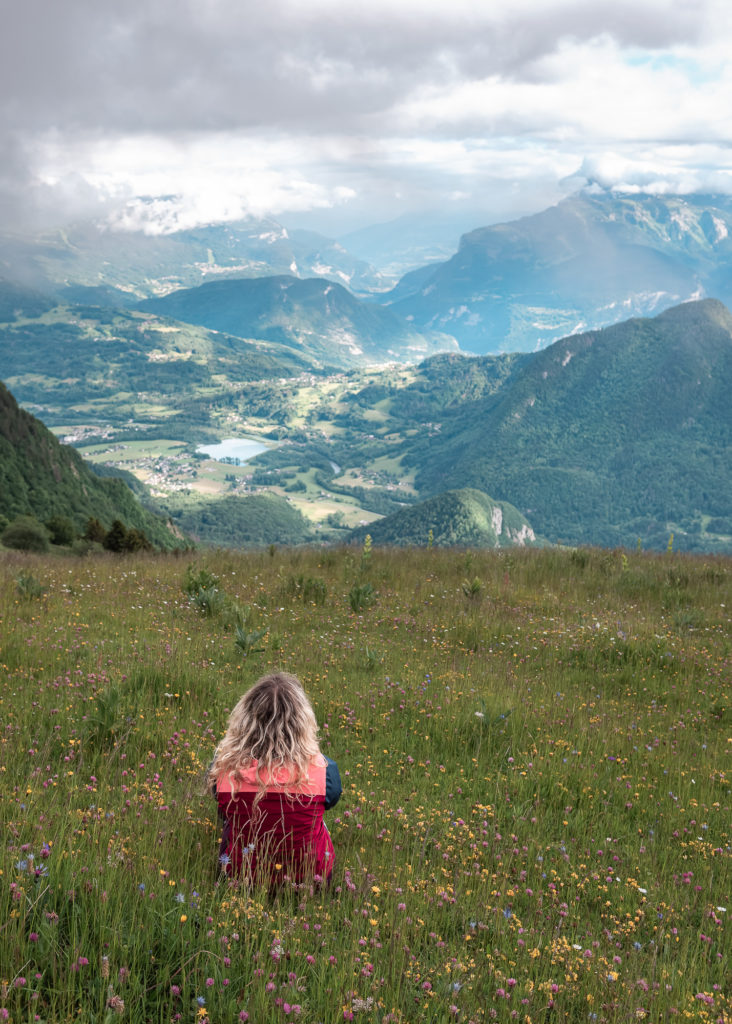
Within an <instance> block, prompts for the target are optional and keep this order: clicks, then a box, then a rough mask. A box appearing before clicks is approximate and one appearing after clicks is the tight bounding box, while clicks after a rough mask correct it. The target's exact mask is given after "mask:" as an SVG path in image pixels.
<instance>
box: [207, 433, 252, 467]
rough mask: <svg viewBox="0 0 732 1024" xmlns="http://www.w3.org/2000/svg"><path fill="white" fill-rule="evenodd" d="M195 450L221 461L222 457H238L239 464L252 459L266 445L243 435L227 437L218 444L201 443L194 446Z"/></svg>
mask: <svg viewBox="0 0 732 1024" xmlns="http://www.w3.org/2000/svg"><path fill="white" fill-rule="evenodd" d="M196 451H197V452H201V453H202V454H203V455H208V456H209V458H211V459H216V461H217V462H222V461H223V460H224V459H238V460H239V464H240V465H241V464H242V463H244V462H247V461H248V460H249V459H253V458H254V456H255V455H261V454H262V452H266V451H267V445H266V444H262V443H261V441H251V440H249V439H248V438H245V437H227V438H225V439H224V440H223V441H219V443H218V444H202V445H200V446H199V447H198V448H196Z"/></svg>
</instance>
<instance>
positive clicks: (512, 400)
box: [403, 300, 732, 550]
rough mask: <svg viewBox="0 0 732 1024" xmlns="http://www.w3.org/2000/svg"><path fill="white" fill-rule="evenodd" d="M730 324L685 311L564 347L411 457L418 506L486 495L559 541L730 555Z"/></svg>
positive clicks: (700, 305) (707, 310)
mask: <svg viewBox="0 0 732 1024" xmlns="http://www.w3.org/2000/svg"><path fill="white" fill-rule="evenodd" d="M731 389H732V315H730V313H729V311H728V310H727V309H726V308H725V307H724V306H723V305H722V304H721V303H720V302H717V301H715V300H705V301H702V302H695V303H687V304H684V305H681V306H678V307H675V308H674V309H670V310H668V311H666V312H664V313H662V314H660V315H659V316H658V317H655V318H654V319H634V320H629V321H626V322H624V323H621V324H618V325H616V326H614V327H610V328H607V329H605V330H602V331H595V332H590V333H587V334H582V335H578V336H575V337H572V338H565V339H564V340H563V341H560V342H557V343H556V344H554V345H552V346H551V347H550V348H548V349H546V350H543V351H541V352H538V353H536V354H535V355H533V356H531V357H528V358H525V359H524V360H522V361H521V362H520V364H519V365H518V366H517V368H516V371H515V373H514V374H513V375H512V377H511V379H510V386H509V387H507V388H504V389H501V390H499V391H498V392H496V393H495V394H492V395H489V396H488V397H485V398H480V399H478V400H477V401H475V402H473V403H472V404H471V405H470V407H469V410H468V409H466V408H465V407H460V406H458V407H457V408H455V409H453V410H449V409H448V410H446V411H445V416H444V418H443V422H442V424H441V430H440V431H439V433H438V434H436V435H435V436H432V437H429V438H425V437H423V436H422V437H419V438H417V439H416V440H414V441H413V442H408V443H407V445H406V449H405V450H406V454H405V455H404V459H403V464H404V465H405V466H410V467H413V468H414V469H415V470H416V483H415V486H416V487H417V489H418V491H419V492H420V493H421V494H424V493H425V492H426V493H429V492H432V493H439V492H441V491H444V490H446V489H449V488H454V487H465V486H469V487H477V488H479V489H481V490H485V491H487V492H490V493H491V494H492V495H495V496H496V497H497V498H499V499H501V500H505V501H511V502H512V503H513V504H514V505H516V507H517V508H519V509H520V510H521V511H522V513H523V514H524V515H526V516H528V517H529V518H530V520H531V522H532V524H533V525H534V527H535V529H536V530H537V531H538V532H540V533H541V534H542V535H544V536H546V537H548V538H550V539H551V540H553V541H562V542H564V543H574V544H577V543H593V544H599V545H605V546H614V545H619V544H624V545H634V544H635V543H636V540H637V539H638V538H640V539H641V541H642V543H644V544H647V545H650V546H655V547H659V546H665V542H666V541H667V540H668V534H669V531H670V530H673V531H675V532H676V533H677V537H676V543H677V544H678V543H681V544H682V546H687V547H690V548H693V547H695V546H697V539H698V538H699V537H700V534H701V533H703V532H708V534H709V535H708V536H707V537H706V538H705V541H704V543H703V544H701V546H702V547H703V546H705V545H706V547H707V549H709V550H713V549H714V548H715V547H718V548H720V549H724V550H729V549H730V547H732V410H731V409H730V404H729V394H730V391H731Z"/></svg>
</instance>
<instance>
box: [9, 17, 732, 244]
mask: <svg viewBox="0 0 732 1024" xmlns="http://www.w3.org/2000/svg"><path fill="white" fill-rule="evenodd" d="M2 4H3V29H2V32H0V230H2V229H3V228H5V229H6V230H8V229H10V230H13V231H30V230H38V229H42V228H49V227H57V226H60V225H63V224H65V223H69V222H71V221H74V220H79V219H80V218H86V217H91V218H93V219H95V220H96V221H97V222H100V223H104V224H108V225H109V226H111V227H114V228H119V229H124V230H138V229H141V230H144V231H146V232H148V233H151V234H155V233H160V232H169V231H174V230H178V229H181V228H189V227H194V226H197V225H200V224H208V223H219V222H223V221H227V220H237V219H241V218H242V217H245V216H247V215H250V214H252V215H255V216H273V217H275V218H277V219H279V220H280V221H282V222H283V223H285V224H288V223H296V222H297V223H300V224H308V225H310V226H313V227H315V228H320V229H322V230H325V233H328V234H330V235H332V236H337V235H339V234H343V233H345V232H347V231H349V230H353V229H355V228H359V227H362V226H365V225H367V224H370V223H379V222H384V221H388V220H390V219H392V218H395V217H397V216H399V215H401V214H404V213H410V212H419V211H431V212H434V213H441V214H445V215H449V214H450V212H451V211H456V212H457V211H462V212H463V214H464V212H465V211H466V210H467V211H475V215H476V217H478V216H480V218H481V222H482V223H489V222H497V221H501V220H510V219H513V218H514V217H516V216H520V215H523V214H527V213H532V212H536V211H538V210H541V209H544V208H546V207H547V206H549V205H551V204H552V203H555V202H557V201H559V200H560V199H561V198H562V197H563V196H565V195H567V194H569V193H571V192H573V191H575V190H577V189H578V188H580V187H582V185H583V184H585V183H587V182H588V181H595V182H599V183H600V184H601V185H604V186H606V187H613V188H617V189H620V190H625V191H628V190H630V191H633V190H636V191H638V190H641V191H650V192H682V193H683V192H689V191H714V192H732V63H731V62H730V60H729V58H728V55H729V54H731V53H732V4H730V2H729V0H611V2H606V0H419V2H417V0H359V2H354V0H194V2H191V0H2Z"/></svg>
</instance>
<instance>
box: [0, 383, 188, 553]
mask: <svg viewBox="0 0 732 1024" xmlns="http://www.w3.org/2000/svg"><path fill="white" fill-rule="evenodd" d="M18 516H31V517H34V518H35V519H37V520H38V521H39V522H41V523H46V522H48V521H50V520H53V519H67V520H69V521H70V523H71V525H72V526H73V528H74V530H75V531H76V532H77V533H81V532H83V531H84V530H85V529H86V527H87V524H88V521H89V520H90V519H95V520H98V521H99V523H100V524H101V526H102V527H103V529H104V530H105V531H106V530H108V529H110V528H111V526H112V524H113V523H114V521H115V520H119V521H120V522H121V523H122V524H124V526H125V527H126V528H133V529H135V530H138V531H141V532H142V533H144V535H145V537H146V538H147V539H148V540H149V541H150V543H152V544H153V545H154V546H156V547H160V548H174V547H177V546H180V543H181V540H180V538H179V536H178V535H177V531H173V530H171V529H170V527H169V526H168V525H167V523H166V521H165V520H164V519H163V518H162V517H161V516H158V515H156V514H154V513H153V512H151V511H149V510H148V509H146V508H144V507H143V506H142V505H141V504H140V502H139V501H138V500H137V498H136V497H135V495H134V494H133V493H132V491H131V490H130V488H129V487H128V486H127V484H126V483H124V482H123V481H122V480H119V479H114V478H107V479H101V478H100V477H98V476H96V474H95V473H94V472H93V471H92V470H91V468H90V467H89V465H88V463H86V462H84V460H83V459H82V458H81V456H80V455H79V453H78V452H77V451H75V450H74V449H73V448H70V447H68V446H67V445H63V444H61V443H60V442H59V441H58V440H57V439H56V437H54V435H53V434H52V433H51V432H50V430H48V429H47V428H46V427H45V426H44V425H43V424H42V423H41V421H40V420H38V419H36V418H35V416H32V415H31V414H30V413H28V412H26V411H25V410H24V409H21V408H20V407H19V406H18V403H17V402H16V401H15V398H14V397H13V395H12V394H11V393H10V391H8V389H7V388H6V387H5V385H4V384H2V383H0V517H3V518H4V519H5V520H7V521H8V522H12V521H13V520H15V519H16V518H17V517H18Z"/></svg>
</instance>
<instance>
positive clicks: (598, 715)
mask: <svg viewBox="0 0 732 1024" xmlns="http://www.w3.org/2000/svg"><path fill="white" fill-rule="evenodd" d="M187 570H188V565H187V563H186V561H185V560H183V559H181V558H176V557H173V556H170V557H167V556H166V557H162V556H160V557H157V556H155V557H142V556H137V555H133V556H129V557H124V558H118V557H113V556H103V555H99V556H89V557H87V558H85V559H80V560H76V559H70V558H58V557H57V558H52V557H43V556H32V555H22V554H20V553H15V552H2V553H0V637H2V641H1V643H2V646H1V647H0V669H1V670H2V674H1V675H0V722H1V723H2V725H1V726H0V728H1V730H2V731H1V732H0V796H1V799H0V819H1V820H2V836H3V839H2V845H1V847H0V849H1V850H2V852H1V853H0V872H2V884H1V885H0V1020H3V1019H5V1020H11V1021H13V1022H21V1021H22V1022H25V1021H42V1022H48V1024H50V1022H52V1021H53V1022H61V1024H64V1022H70V1021H72V1020H74V1021H83V1022H92V1021H95V1022H96V1021H99V1022H105V1024H108V1022H109V1021H112V1020H114V1019H116V1018H117V1017H118V1016H119V1017H121V1018H123V1019H124V1018H127V1019H129V1020H134V1021H155V1022H158V1021H160V1022H163V1021H165V1022H168V1021H171V1020H172V1021H178V1020H180V1021H194V1020H198V1021H204V1020H208V1021H211V1022H219V1021H221V1022H229V1021H237V1020H247V1019H248V1020H250V1021H251V1022H252V1024H257V1022H260V1021H263V1020H280V1019H281V1020H294V1019H295V1018H298V1017H299V1018H300V1019H302V1020H303V1021H314V1022H315V1021H322V1022H329V1024H330V1022H336V1021H342V1020H352V1019H356V1020H362V1021H378V1022H379V1024H384V1022H386V1024H394V1022H404V1024H407V1022H409V1024H411V1022H418V1021H419V1022H421V1021H434V1022H447V1021H465V1022H467V1021H473V1022H475V1024H477V1022H482V1021H488V1020H498V1021H512V1020H517V1021H522V1022H524V1024H536V1022H539V1021H541V1022H548V1021H552V1020H556V1021H599V1022H602V1021H605V1022H611V1021H630V1020H633V1021H637V1020H647V1021H649V1022H650V1021H653V1022H656V1021H672V1020H679V1021H699V1022H709V1024H711V1022H721V1021H726V1020H728V1019H730V1016H731V1015H732V1003H731V1000H730V980H731V978H730V967H729V963H728V960H729V957H728V952H729V949H730V946H731V942H730V922H729V919H730V916H731V915H732V907H731V906H730V881H731V880H732V871H731V870H730V864H731V856H732V844H731V837H730V822H731V821H732V816H731V815H730V802H731V801H730V796H731V794H730V789H731V786H730V758H731V757H732V711H731V708H732V705H731V704H730V696H731V695H730V676H731V674H730V657H731V656H732V641H731V640H730V608H732V604H731V601H732V593H731V591H732V586H731V583H732V561H731V560H730V559H728V558H727V559H725V558H720V557H706V558H702V557H691V556H687V557H683V556H678V555H676V554H669V553H666V554H663V555H650V554H637V553H626V555H625V556H622V555H621V554H620V553H617V552H609V551H597V550H581V551H579V552H567V551H559V550H553V549H546V550H532V551H522V550H511V551H505V552H500V553H499V552H483V551H471V552H456V551H445V550H440V549H431V550H420V551H416V550H406V551H397V552H395V551H388V552H387V551H380V550H373V551H372V552H371V553H370V554H369V555H368V557H365V556H364V552H361V551H356V550H353V549H350V550H349V549H343V550H320V551H319V550H306V549H295V550H285V549H282V550H278V549H274V548H273V549H270V550H267V551H264V552H260V553H231V552H224V551H219V552H209V553H206V554H201V555H198V556H196V557H195V559H194V562H193V564H192V565H191V568H190V571H187ZM201 574H210V575H211V576H214V577H217V578H218V582H217V589H218V591H219V593H220V595H221V600H220V604H219V605H217V607H216V608H214V609H213V611H212V614H210V615H204V614H203V613H202V612H201V611H200V610H198V608H197V606H196V603H195V602H193V601H192V600H191V599H190V597H189V594H188V593H186V591H185V590H184V586H185V583H186V580H187V579H188V580H190V579H203V578H206V577H205V575H201ZM21 575H22V578H24V579H30V578H32V579H33V580H34V581H36V582H37V584H38V586H37V587H33V588H31V589H32V591H33V592H32V593H31V592H30V591H29V592H28V593H21V592H20V591H19V589H18V586H17V580H18V579H19V578H21ZM466 579H467V580H468V581H470V582H471V586H472V583H473V582H475V581H477V583H479V584H480V587H479V588H477V587H476V593H477V594H478V595H479V599H476V598H475V597H474V596H472V595H471V594H469V593H466V592H465V589H464V587H463V584H464V583H465V581H466ZM293 581H294V582H293ZM298 581H302V584H301V583H300V582H298ZM313 581H315V582H313ZM305 582H308V583H309V584H312V586H311V587H310V590H307V588H306V587H305ZM316 583H317V587H315V584H316ZM366 585H369V586H370V587H371V592H370V593H371V594H372V596H373V601H372V603H370V604H368V605H364V606H363V607H362V610H361V612H360V613H359V614H355V613H354V612H353V611H352V608H351V602H350V600H349V595H350V594H351V593H352V592H353V590H354V588H357V587H365V586H366ZM26 589H28V588H26ZM469 589H470V588H469ZM316 591H317V593H316ZM237 609H238V619H237ZM243 616H245V618H243ZM244 621H245V623H246V626H245V632H246V633H247V635H254V634H257V637H256V640H257V642H256V644H255V643H254V642H252V643H251V644H249V645H248V651H246V652H245V651H244V650H243V648H242V646H241V644H240V645H239V646H237V644H236V638H237V634H236V629H237V622H238V625H239V628H240V630H241V629H243V628H244V627H243V626H242V625H241V623H242V622H244ZM275 666H278V667H283V668H286V669H287V670H289V671H293V672H295V673H297V674H298V675H299V676H300V677H301V678H302V679H303V681H304V682H305V685H306V687H307V689H308V692H309V693H310V695H311V697H312V699H313V703H314V705H315V708H316V713H317V715H318V720H319V723H320V727H321V738H322V746H323V750H324V752H325V753H327V754H328V755H330V756H332V757H335V758H336V759H337V761H338V763H339V766H340V769H341V775H342V779H343V783H344V794H343V797H342V799H341V801H340V803H339V804H338V806H337V807H336V808H334V809H333V811H331V812H329V813H328V815H327V820H328V823H329V827H330V829H331V832H332V834H333V839H334V843H335V847H336V866H335V874H334V881H333V885H332V887H331V888H330V889H329V890H328V891H325V892H324V891H322V890H317V889H313V888H311V887H308V886H306V887H304V888H302V889H300V890H299V891H293V890H291V889H288V888H287V887H285V888H283V890H282V891H281V892H280V893H279V895H278V896H276V897H270V896H268V895H267V894H266V893H263V892H258V891H246V890H242V889H240V888H237V887H236V886H234V885H232V884H230V883H228V882H226V881H221V880H220V879H218V877H217V871H216V868H217V863H216V854H217V843H218V829H219V826H218V823H217V821H216V814H215V808H214V806H213V803H212V801H211V799H210V798H209V797H208V795H207V794H206V793H205V792H204V791H203V787H202V778H203V773H204V771H205V767H206V765H207V764H208V762H209V760H210V758H211V755H212V753H213V751H214V748H215V746H216V742H217V739H218V738H219V737H220V736H221V734H222V731H223V729H224V726H225V722H226V717H227V713H228V709H230V708H231V707H232V705H233V703H234V702H235V701H236V700H237V698H238V697H239V696H240V694H241V693H242V692H243V690H244V689H245V688H246V687H247V686H248V685H249V684H250V683H251V682H252V681H253V680H254V679H255V678H257V677H258V676H259V675H260V674H261V673H263V672H264V671H267V670H268V669H270V668H273V667H275ZM725 950H726V951H727V952H725Z"/></svg>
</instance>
